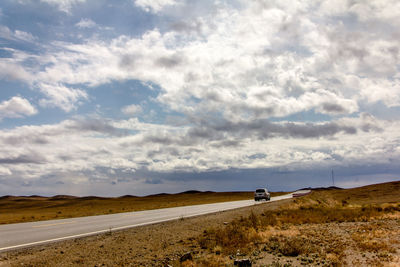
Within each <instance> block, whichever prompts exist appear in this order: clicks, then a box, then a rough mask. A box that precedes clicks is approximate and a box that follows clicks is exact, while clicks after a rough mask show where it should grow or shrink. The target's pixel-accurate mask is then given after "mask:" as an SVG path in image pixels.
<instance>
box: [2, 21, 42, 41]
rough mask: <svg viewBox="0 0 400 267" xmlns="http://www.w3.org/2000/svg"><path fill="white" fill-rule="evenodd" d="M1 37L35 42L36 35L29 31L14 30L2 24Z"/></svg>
mask: <svg viewBox="0 0 400 267" xmlns="http://www.w3.org/2000/svg"><path fill="white" fill-rule="evenodd" d="M0 37H1V38H4V39H8V40H17V41H25V42H33V41H35V39H36V37H35V36H33V35H32V34H31V33H29V32H24V31H20V30H15V31H12V30H10V28H8V27H7V26H3V25H0Z"/></svg>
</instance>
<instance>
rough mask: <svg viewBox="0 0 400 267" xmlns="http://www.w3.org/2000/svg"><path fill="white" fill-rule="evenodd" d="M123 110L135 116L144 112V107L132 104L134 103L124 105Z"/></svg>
mask: <svg viewBox="0 0 400 267" xmlns="http://www.w3.org/2000/svg"><path fill="white" fill-rule="evenodd" d="M121 111H122V112H123V113H124V114H126V115H129V116H135V115H137V114H139V113H141V112H142V107H141V106H140V105H135V104H132V105H128V106H125V107H123V108H122V109H121Z"/></svg>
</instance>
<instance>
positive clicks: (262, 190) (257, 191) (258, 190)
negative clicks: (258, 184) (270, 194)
mask: <svg viewBox="0 0 400 267" xmlns="http://www.w3.org/2000/svg"><path fill="white" fill-rule="evenodd" d="M264 192H265V190H264V189H257V190H256V193H264Z"/></svg>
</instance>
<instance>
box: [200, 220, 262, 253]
mask: <svg viewBox="0 0 400 267" xmlns="http://www.w3.org/2000/svg"><path fill="white" fill-rule="evenodd" d="M253 219H254V218H251V217H250V219H243V218H242V219H240V220H235V221H233V222H231V223H230V224H228V225H227V226H225V227H220V228H216V229H214V228H212V229H208V230H207V231H204V233H203V235H202V236H201V237H200V238H199V239H198V242H199V245H200V247H202V248H203V249H206V248H208V249H213V248H215V247H220V248H221V251H223V252H227V253H231V252H235V251H236V250H237V249H241V250H243V249H244V250H245V249H246V248H247V247H249V246H250V244H252V243H256V242H259V241H260V240H261V237H260V235H259V234H258V233H257V231H256V229H255V228H253V226H249V224H253V223H254V222H255V221H253ZM257 225H258V224H257Z"/></svg>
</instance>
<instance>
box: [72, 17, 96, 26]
mask: <svg viewBox="0 0 400 267" xmlns="http://www.w3.org/2000/svg"><path fill="white" fill-rule="evenodd" d="M75 26H77V27H78V28H93V27H95V26H96V22H94V21H93V20H91V19H87V18H85V19H81V20H80V21H79V22H78V23H76V24H75Z"/></svg>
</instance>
